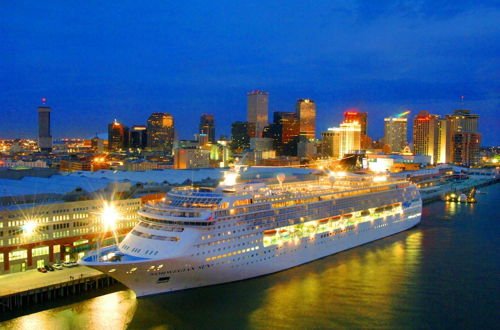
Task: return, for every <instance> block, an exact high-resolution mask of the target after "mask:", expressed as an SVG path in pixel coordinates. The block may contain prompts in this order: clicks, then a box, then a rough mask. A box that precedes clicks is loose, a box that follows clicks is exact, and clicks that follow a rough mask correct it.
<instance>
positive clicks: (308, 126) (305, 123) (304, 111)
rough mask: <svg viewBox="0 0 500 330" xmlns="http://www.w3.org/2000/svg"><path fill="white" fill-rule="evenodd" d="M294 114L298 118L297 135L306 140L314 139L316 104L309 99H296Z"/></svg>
mask: <svg viewBox="0 0 500 330" xmlns="http://www.w3.org/2000/svg"><path fill="white" fill-rule="evenodd" d="M295 112H296V113H297V117H298V118H299V134H300V136H304V137H305V138H306V139H307V140H311V139H314V138H315V137H316V104H315V103H314V101H313V100H311V99H298V100H297V103H296V104H295Z"/></svg>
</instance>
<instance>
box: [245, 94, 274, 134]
mask: <svg viewBox="0 0 500 330" xmlns="http://www.w3.org/2000/svg"><path fill="white" fill-rule="evenodd" d="M268 103H269V93H267V92H264V91H259V90H257V91H252V92H250V93H247V122H249V123H253V124H254V125H255V137H262V131H263V130H264V127H266V126H267V124H268V119H267V118H268V106H269V104H268Z"/></svg>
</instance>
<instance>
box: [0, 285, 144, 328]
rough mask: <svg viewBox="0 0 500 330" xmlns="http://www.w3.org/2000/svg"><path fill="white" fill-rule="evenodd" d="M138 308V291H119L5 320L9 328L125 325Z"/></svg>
mask: <svg viewBox="0 0 500 330" xmlns="http://www.w3.org/2000/svg"><path fill="white" fill-rule="evenodd" d="M136 308H137V300H136V298H135V294H134V293H133V292H132V291H130V290H127V291H119V292H115V293H111V294H107V295H104V296H100V297H97V298H93V299H89V300H86V301H83V302H79V303H76V304H72V305H68V306H64V307H60V308H55V309H51V310H47V311H43V312H39V313H34V314H30V315H26V316H23V317H20V318H16V319H13V320H11V321H7V322H4V323H3V324H2V325H1V326H0V328H3V327H5V328H6V329H58V330H59V329H61V330H65V329H68V330H69V329H108V330H110V329H124V328H126V327H127V325H128V324H129V323H130V321H131V320H132V318H133V316H134V313H135V310H136Z"/></svg>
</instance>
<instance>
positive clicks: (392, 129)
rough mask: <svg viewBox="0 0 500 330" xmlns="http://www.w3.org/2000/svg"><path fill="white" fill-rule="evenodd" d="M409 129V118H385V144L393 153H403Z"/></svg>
mask: <svg viewBox="0 0 500 330" xmlns="http://www.w3.org/2000/svg"><path fill="white" fill-rule="evenodd" d="M407 129H408V119H407V118H397V117H389V118H384V143H385V144H386V145H389V147H390V148H391V151H392V152H401V151H402V150H403V149H404V147H405V146H406V145H407V143H408V141H407Z"/></svg>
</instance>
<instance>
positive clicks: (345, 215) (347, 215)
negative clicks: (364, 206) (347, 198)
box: [342, 213, 352, 219]
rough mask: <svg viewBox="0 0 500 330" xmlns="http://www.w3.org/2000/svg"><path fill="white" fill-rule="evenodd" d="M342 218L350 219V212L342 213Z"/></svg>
mask: <svg viewBox="0 0 500 330" xmlns="http://www.w3.org/2000/svg"><path fill="white" fill-rule="evenodd" d="M342 218H343V219H350V218H352V213H349V214H344V215H343V216H342Z"/></svg>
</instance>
